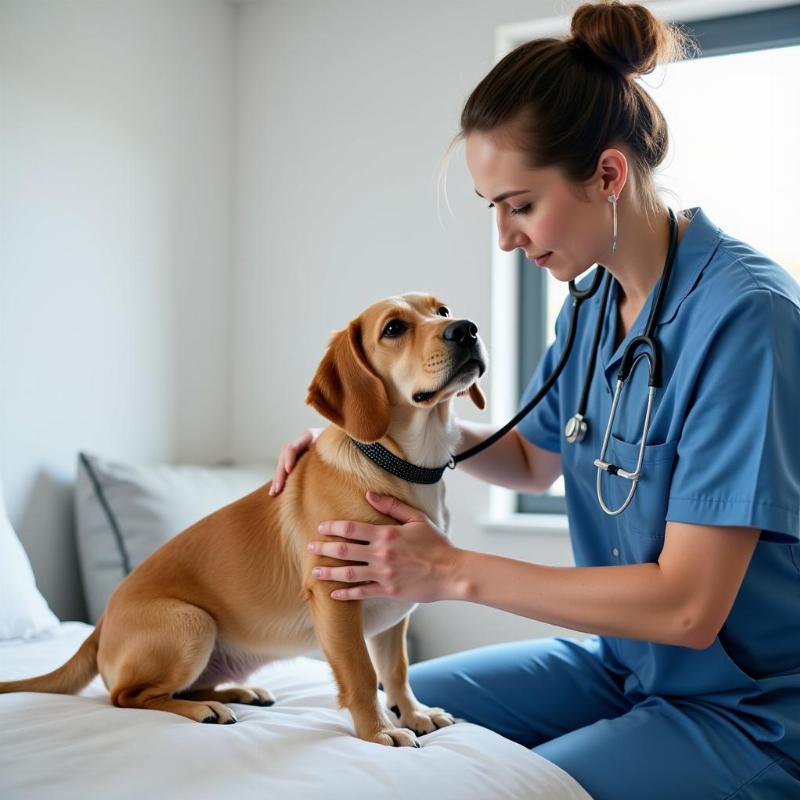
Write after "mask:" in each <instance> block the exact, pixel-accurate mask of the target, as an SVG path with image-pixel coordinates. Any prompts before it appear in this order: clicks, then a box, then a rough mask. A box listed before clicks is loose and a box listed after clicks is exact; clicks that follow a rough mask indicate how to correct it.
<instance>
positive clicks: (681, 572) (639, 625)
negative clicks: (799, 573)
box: [443, 522, 760, 649]
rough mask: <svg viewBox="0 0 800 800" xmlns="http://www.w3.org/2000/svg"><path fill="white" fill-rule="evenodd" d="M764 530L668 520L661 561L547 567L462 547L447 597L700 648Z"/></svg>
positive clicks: (720, 619)
mask: <svg viewBox="0 0 800 800" xmlns="http://www.w3.org/2000/svg"><path fill="white" fill-rule="evenodd" d="M759 533H760V532H759V531H757V530H754V529H751V528H734V527H717V526H704V525H689V524H685V523H678V522H668V523H667V528H666V536H665V541H664V548H663V550H662V552H661V555H660V557H659V560H658V562H657V563H650V564H630V565H621V566H610V567H548V566H542V565H540V564H531V563H528V562H525V561H518V560H516V559H511V558H502V557H500V556H494V555H488V554H486V553H477V552H473V551H469V550H458V551H457V552H456V554H455V557H454V558H453V560H452V562H451V563H452V566H451V567H450V568H449V569H446V570H445V575H446V577H445V578H444V580H443V585H444V586H445V587H446V588H445V594H446V597H445V598H443V599H460V600H469V601H471V602H473V603H480V604H481V605H487V606H492V607H494V608H500V609H503V610H504V611H510V612H512V613H514V614H519V615H521V616H525V617H531V618H533V619H537V620H541V621H543V622H549V623H552V624H554V625H560V626H562V627H565V628H570V629H572V630H578V631H585V632H588V633H596V634H601V635H605V636H617V637H622V638H625V639H642V640H644V641H650V642H658V643H661V644H671V645H682V646H684V647H692V648H696V649H704V648H706V647H709V646H710V645H711V644H712V643H713V641H714V639H715V637H716V636H717V634H718V633H719V630H720V628H721V627H722V625H723V623H724V622H725V619H726V618H727V616H728V614H729V613H730V610H731V607H732V606H733V602H734V600H735V599H736V594H737V593H738V591H739V587H740V586H741V582H742V579H743V578H744V574H745V572H746V570H747V566H748V564H749V563H750V558H751V556H752V554H753V551H754V549H755V547H756V544H757V543H758V537H759Z"/></svg>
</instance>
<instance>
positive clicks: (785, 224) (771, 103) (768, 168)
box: [547, 46, 800, 495]
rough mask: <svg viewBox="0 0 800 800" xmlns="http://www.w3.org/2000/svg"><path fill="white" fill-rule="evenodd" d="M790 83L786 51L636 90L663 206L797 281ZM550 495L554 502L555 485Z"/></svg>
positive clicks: (557, 294)
mask: <svg viewBox="0 0 800 800" xmlns="http://www.w3.org/2000/svg"><path fill="white" fill-rule="evenodd" d="M798 75H800V46H794V47H784V48H776V49H771V50H759V51H755V52H751V53H739V54H732V55H725V56H717V57H711V58H701V59H695V60H691V61H683V62H679V63H675V64H668V65H666V66H665V67H661V68H659V69H658V70H657V71H656V72H654V73H652V74H651V75H648V76H646V77H645V78H642V79H641V83H642V84H643V86H644V87H645V89H647V91H648V92H649V93H650V94H651V96H652V97H653V99H654V100H655V101H656V103H658V106H659V108H661V111H662V112H663V114H664V116H665V117H666V119H667V123H668V125H669V130H670V150H669V153H668V155H667V158H666V160H665V162H664V164H662V166H661V168H660V169H659V171H658V174H657V176H656V182H657V185H658V186H659V188H660V189H662V190H663V191H662V196H663V197H664V200H665V201H666V202H667V203H669V204H670V205H672V207H673V208H680V209H685V208H694V207H695V206H701V207H702V208H703V210H704V211H705V213H706V214H707V215H708V217H709V218H710V219H711V220H712V221H713V222H714V223H715V224H716V225H718V226H719V227H720V228H721V229H722V230H723V231H725V232H726V233H729V234H730V235H732V236H734V237H736V238H737V239H741V240H743V241H745V242H747V243H748V244H751V245H752V246H753V247H755V248H756V249H758V250H760V251H761V252H763V253H765V254H766V255H767V256H769V257H770V258H771V259H773V260H774V261H776V262H778V263H779V264H780V265H781V266H782V267H784V268H785V269H786V270H788V271H789V272H791V273H792V274H793V275H794V277H795V279H796V280H798V281H800V236H798V218H797V214H798V201H797V192H798V186H800V156H798V144H799V143H800V92H798V91H797V76H798ZM620 235H621V236H624V235H625V228H624V221H623V220H620ZM566 295H567V286H566V284H562V283H560V282H558V281H556V280H554V279H553V278H552V277H550V276H548V325H547V331H548V337H549V338H548V343H549V342H552V340H553V326H554V324H555V318H556V316H557V314H558V311H559V309H560V308H561V306H562V304H563V302H564V299H565V298H566ZM550 493H551V494H555V495H558V494H561V495H563V493H564V487H563V479H561V480H559V481H558V482H557V483H556V484H555V485H554V486H553V487H552V489H551V492H550Z"/></svg>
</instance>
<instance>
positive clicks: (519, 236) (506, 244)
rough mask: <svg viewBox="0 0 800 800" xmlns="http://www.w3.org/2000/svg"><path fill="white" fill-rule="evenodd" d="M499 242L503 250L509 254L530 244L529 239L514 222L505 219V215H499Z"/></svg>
mask: <svg viewBox="0 0 800 800" xmlns="http://www.w3.org/2000/svg"><path fill="white" fill-rule="evenodd" d="M497 242H498V245H499V246H500V249H501V250H505V251H506V252H507V253H509V252H511V251H512V250H516V249H517V248H518V247H524V246H525V245H526V244H527V242H528V237H527V236H526V235H525V234H524V233H523V232H522V231H521V230H520V229H519V228H518V227H517V226H516V225H514V224H513V222H509V221H508V220H507V219H504V217H503V215H502V214H500V213H498V214H497Z"/></svg>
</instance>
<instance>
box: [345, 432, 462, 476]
mask: <svg viewBox="0 0 800 800" xmlns="http://www.w3.org/2000/svg"><path fill="white" fill-rule="evenodd" d="M350 441H351V442H352V443H353V444H354V445H355V446H356V447H357V448H358V449H359V450H360V451H361V452H362V453H363V454H364V455H365V456H366V457H367V458H368V459H369V460H370V461H372V462H373V463H375V464H377V465H378V466H379V467H381V469H385V470H386V471H387V472H391V473H392V475H394V476H395V477H397V478H402V479H403V480H404V481H408V482H409V483H438V482H439V481H440V480H441V479H442V475H443V474H444V471H445V470H446V469H454V468H455V466H456V463H455V461H454V460H453V458H452V457H451V458H450V460H449V461H448V462H447V463H446V464H445V465H444V466H442V467H418V466H417V465H416V464H412V463H411V462H410V461H403V459H402V458H400V457H399V456H396V455H395V454H394V453H393V452H392V451H391V450H387V449H386V448H385V447H384V446H383V445H382V444H378V443H377V442H374V443H372V444H364V442H359V441H357V440H356V439H353V438H351V439H350Z"/></svg>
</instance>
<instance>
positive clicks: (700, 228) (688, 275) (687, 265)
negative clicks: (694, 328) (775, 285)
mask: <svg viewBox="0 0 800 800" xmlns="http://www.w3.org/2000/svg"><path fill="white" fill-rule="evenodd" d="M688 213H689V215H690V217H691V221H690V222H689V224H688V225H687V227H686V230H685V231H684V234H683V238H682V239H681V240H680V242H678V250H677V252H676V254H675V261H674V262H673V265H672V275H671V276H670V279H669V286H668V287H667V296H666V297H665V298H664V305H663V307H662V309H661V313H660V314H659V317H658V320H657V321H656V335H658V327H659V326H661V325H665V324H666V323H668V322H671V321H672V320H673V319H674V318H675V315H676V314H677V313H678V309H679V308H680V305H681V303H683V301H684V300H685V299H686V297H687V296H688V295H689V293H690V292H691V291H692V289H694V287H695V286H696V285H697V282H698V281H699V280H700V276H701V275H702V274H703V270H704V269H705V268H706V266H707V265H708V263H709V261H711V257H712V256H713V255H714V251H715V250H716V249H717V246H718V245H719V242H720V239H721V238H722V231H720V229H719V228H718V227H717V226H716V225H715V224H714V223H713V222H712V221H711V220H710V219H709V218H708V217H707V216H706V215H705V213H704V212H703V209H702V208H690V209H689V210H688ZM660 283H661V280H660V279H659V280H658V281H656V284H655V286H653V288H652V289H651V290H650V294H649V295H648V297H647V301H646V302H645V304H644V306H643V307H642V310H641V311H640V312H639V316H638V317H637V318H636V321H635V322H634V323H633V325H632V326H631V329H630V331H628V335H627V336H626V337H625V339H624V340H623V341H622V342H621V343H620V345H619V347H617V348H616V349H615V350H614V352H613V353H612V354H610V358H608V356H609V350H610V348H611V346H612V345H613V340H614V334H615V331H616V327H617V326H616V320H617V301H616V298H617V288H618V285H617V283H616V281H615V282H614V286H613V288H612V292H611V298H609V299H610V301H611V302H610V303H609V309H608V311H607V312H606V313H607V315H608V322H607V324H606V325H604V330H603V354H604V355H605V356H606V362H605V368H606V370H609V369H611V368H612V367H614V366H616V365H617V364H618V363H619V361H620V360H621V359H622V354H623V353H624V352H625V347H626V346H627V345H628V342H630V340H631V339H632V338H633V337H634V336H639V335H640V334H642V333H643V332H644V326H645V324H646V323H647V317H648V315H649V314H650V307H651V306H652V304H653V302H654V301H655V296H656V294H657V293H658V287H659V284H660Z"/></svg>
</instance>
